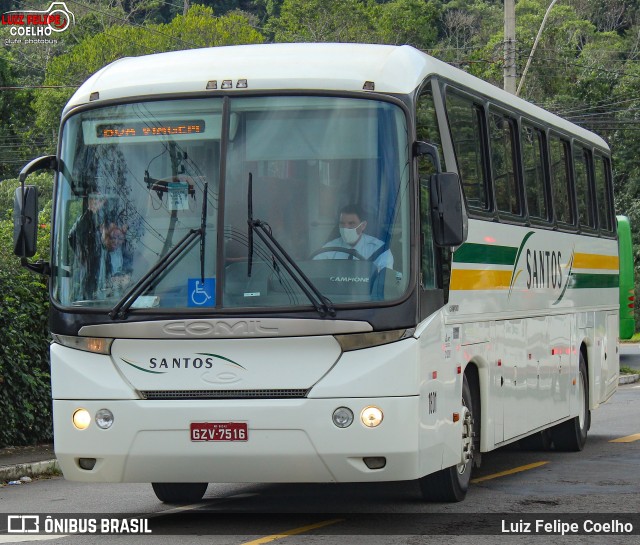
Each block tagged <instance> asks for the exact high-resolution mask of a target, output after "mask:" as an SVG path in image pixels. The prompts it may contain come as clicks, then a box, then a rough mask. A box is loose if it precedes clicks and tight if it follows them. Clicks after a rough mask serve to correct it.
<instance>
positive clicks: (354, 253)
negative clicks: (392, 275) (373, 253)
mask: <svg viewBox="0 0 640 545" xmlns="http://www.w3.org/2000/svg"><path fill="white" fill-rule="evenodd" d="M329 252H340V253H343V254H347V255H352V256H353V257H354V258H356V259H359V260H360V261H371V258H370V257H369V258H367V257H364V256H363V255H362V254H361V253H360V252H358V251H357V250H354V249H353V248H342V247H340V246H325V247H323V248H319V249H317V250H316V251H315V252H313V253H312V254H311V255H310V256H309V259H313V258H314V257H315V256H317V255H320V254H326V253H329Z"/></svg>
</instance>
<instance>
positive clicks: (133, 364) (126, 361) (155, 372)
mask: <svg viewBox="0 0 640 545" xmlns="http://www.w3.org/2000/svg"><path fill="white" fill-rule="evenodd" d="M120 359H121V360H122V361H123V362H125V363H126V364H127V365H130V366H131V367H135V368H136V369H138V370H139V371H144V372H145V373H152V374H153V375H164V374H165V373H166V371H151V370H150V369H145V368H144V367H140V366H139V365H136V364H135V363H132V362H130V361H129V360H125V359H124V358H120Z"/></svg>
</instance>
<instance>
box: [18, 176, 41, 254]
mask: <svg viewBox="0 0 640 545" xmlns="http://www.w3.org/2000/svg"><path fill="white" fill-rule="evenodd" d="M37 235H38V188H37V187H36V186H34V185H25V186H22V187H18V188H16V193H15V199H14V204H13V253H14V254H16V255H17V256H18V257H33V256H34V255H35V253H36V240H37Z"/></svg>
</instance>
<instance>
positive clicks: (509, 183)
mask: <svg viewBox="0 0 640 545" xmlns="http://www.w3.org/2000/svg"><path fill="white" fill-rule="evenodd" d="M489 147H490V149H491V175H492V179H493V188H494V191H495V195H496V206H497V207H498V211H500V212H506V213H508V214H513V215H516V216H519V215H521V213H522V207H521V206H520V195H519V191H518V181H517V178H516V161H515V156H514V150H515V121H514V120H513V119H511V118H509V117H506V116H505V115H502V114H500V113H497V112H491V113H490V115H489Z"/></svg>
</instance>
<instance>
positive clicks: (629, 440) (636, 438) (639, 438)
mask: <svg viewBox="0 0 640 545" xmlns="http://www.w3.org/2000/svg"><path fill="white" fill-rule="evenodd" d="M634 441H640V433H636V434H635V435H627V436H626V437H620V438H619V439H613V440H611V441H609V443H633V442H634Z"/></svg>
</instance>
